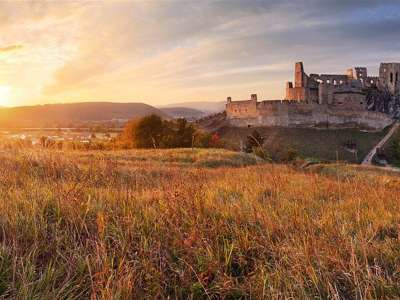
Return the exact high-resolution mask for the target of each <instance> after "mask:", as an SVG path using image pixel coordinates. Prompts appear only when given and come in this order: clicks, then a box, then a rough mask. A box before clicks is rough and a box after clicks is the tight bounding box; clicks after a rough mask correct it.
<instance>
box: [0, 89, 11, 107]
mask: <svg viewBox="0 0 400 300" xmlns="http://www.w3.org/2000/svg"><path fill="white" fill-rule="evenodd" d="M10 96H11V88H10V87H9V86H1V85H0V106H7V105H10V104H11V103H10V101H11V100H10Z"/></svg>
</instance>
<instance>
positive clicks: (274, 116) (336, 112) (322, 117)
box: [226, 101, 392, 130]
mask: <svg viewBox="0 0 400 300" xmlns="http://www.w3.org/2000/svg"><path fill="white" fill-rule="evenodd" d="M240 102H241V101H240ZM232 103H236V102H231V103H227V106H226V114H227V119H228V121H229V123H230V125H232V126H236V127H248V126H279V127H322V128H349V127H351V128H354V127H361V128H365V129H374V130H379V129H383V128H385V127H386V126H388V125H390V124H391V123H392V119H391V118H390V117H388V116H387V115H386V114H383V113H379V112H370V111H367V110H365V109H354V107H353V108H352V109H349V108H348V107H347V106H344V107H342V106H332V105H327V104H317V103H302V102H290V101H262V102H258V103H257V102H256V103H246V105H245V106H243V107H241V108H242V109H246V108H247V109H248V110H247V112H244V111H243V112H241V113H239V112H238V111H237V110H238V108H239V107H240V104H239V106H238V105H235V104H233V105H232ZM245 107H246V108H245ZM254 108H255V109H254ZM250 111H251V113H250Z"/></svg>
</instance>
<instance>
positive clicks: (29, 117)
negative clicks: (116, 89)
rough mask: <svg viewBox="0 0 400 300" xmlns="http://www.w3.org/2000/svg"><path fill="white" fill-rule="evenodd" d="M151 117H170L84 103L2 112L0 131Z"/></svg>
mask: <svg viewBox="0 0 400 300" xmlns="http://www.w3.org/2000/svg"><path fill="white" fill-rule="evenodd" d="M150 114H157V115H160V116H163V117H167V116H166V114H165V113H163V112H162V111H161V110H159V109H157V108H155V107H153V106H150V105H147V104H144V103H112V102H82V103H68V104H46V105H37V106H21V107H11V108H1V109H0V127H3V128H5V127H6V128H9V127H12V128H21V127H52V126H69V124H74V125H75V124H77V123H78V124H79V123H84V122H101V121H112V120H121V121H124V120H129V119H132V118H137V117H143V116H146V115H150Z"/></svg>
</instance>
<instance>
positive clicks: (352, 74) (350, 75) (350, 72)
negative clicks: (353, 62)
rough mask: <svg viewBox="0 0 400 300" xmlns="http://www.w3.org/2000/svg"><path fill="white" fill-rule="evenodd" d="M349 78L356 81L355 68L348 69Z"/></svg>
mask: <svg viewBox="0 0 400 300" xmlns="http://www.w3.org/2000/svg"><path fill="white" fill-rule="evenodd" d="M347 78H349V79H354V72H353V68H350V69H347Z"/></svg>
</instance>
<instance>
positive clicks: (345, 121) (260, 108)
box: [226, 62, 400, 129]
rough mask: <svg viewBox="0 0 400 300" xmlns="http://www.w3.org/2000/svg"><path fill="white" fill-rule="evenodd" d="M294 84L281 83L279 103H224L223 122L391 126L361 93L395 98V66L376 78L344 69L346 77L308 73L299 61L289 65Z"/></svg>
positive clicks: (398, 91)
mask: <svg viewBox="0 0 400 300" xmlns="http://www.w3.org/2000/svg"><path fill="white" fill-rule="evenodd" d="M294 77H295V82H294V86H293V83H292V82H287V83H286V97H285V99H284V100H273V101H261V102H258V100H257V95H256V94H253V95H251V99H250V100H242V101H232V98H231V97H228V98H227V104H226V115H227V119H228V120H229V122H230V123H231V125H234V126H249V125H255V126H257V125H258V126H285V127H289V126H310V127H311V126H317V127H365V128H371V129H381V128H384V127H386V126H388V125H389V124H391V123H392V119H391V118H390V117H389V116H388V115H387V114H384V113H381V112H376V111H369V110H368V108H369V107H368V103H367V99H366V97H367V91H370V90H375V91H377V92H378V93H386V94H385V95H389V98H392V99H397V98H398V97H399V96H400V63H381V65H380V68H379V77H374V76H368V73H367V68H365V67H355V68H354V69H353V68H351V69H348V70H347V72H346V74H335V75H333V74H332V75H331V74H310V75H307V74H306V73H305V72H304V67H303V63H302V62H298V63H296V64H295V75H294Z"/></svg>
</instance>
